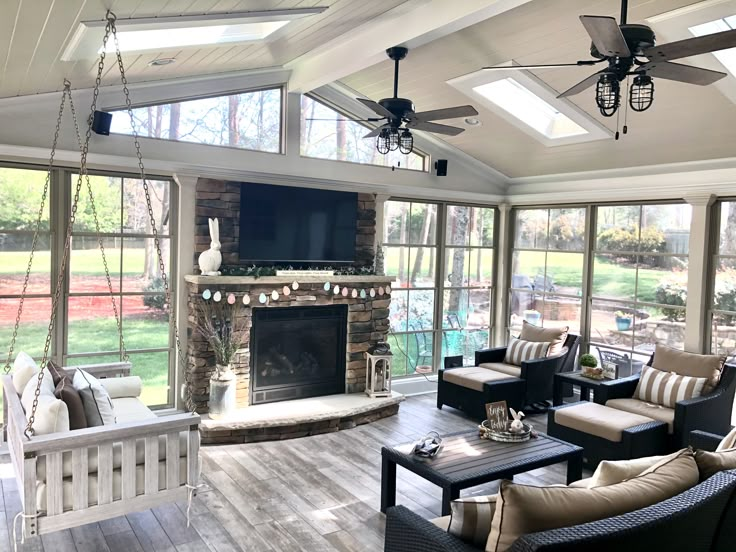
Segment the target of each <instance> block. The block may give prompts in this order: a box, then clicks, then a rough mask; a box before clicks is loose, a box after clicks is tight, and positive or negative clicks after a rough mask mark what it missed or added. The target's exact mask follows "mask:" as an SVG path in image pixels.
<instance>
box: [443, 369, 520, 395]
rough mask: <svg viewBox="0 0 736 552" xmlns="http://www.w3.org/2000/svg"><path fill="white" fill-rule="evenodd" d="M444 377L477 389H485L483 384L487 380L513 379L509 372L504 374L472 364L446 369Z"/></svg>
mask: <svg viewBox="0 0 736 552" xmlns="http://www.w3.org/2000/svg"><path fill="white" fill-rule="evenodd" d="M442 379H443V380H444V381H446V382H449V383H454V384H455V385H461V386H462V387H467V388H468V389H474V390H475V391H483V384H484V383H485V382H487V381H500V380H507V379H511V376H509V375H508V374H502V373H500V372H496V371H494V370H489V369H487V368H480V367H478V366H472V367H468V368H452V369H451V370H445V371H444V372H443V375H442Z"/></svg>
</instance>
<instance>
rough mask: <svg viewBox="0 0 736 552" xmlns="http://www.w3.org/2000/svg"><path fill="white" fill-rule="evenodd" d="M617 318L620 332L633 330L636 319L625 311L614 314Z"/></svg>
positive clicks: (617, 326)
mask: <svg viewBox="0 0 736 552" xmlns="http://www.w3.org/2000/svg"><path fill="white" fill-rule="evenodd" d="M614 316H615V317H616V329H617V330H618V331H620V332H625V331H628V330H630V329H631V324H632V322H633V321H634V317H633V316H632V315H631V314H630V313H628V312H624V311H620V310H619V311H616V312H615V313H614Z"/></svg>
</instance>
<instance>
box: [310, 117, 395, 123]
mask: <svg viewBox="0 0 736 552" xmlns="http://www.w3.org/2000/svg"><path fill="white" fill-rule="evenodd" d="M384 119H386V117H370V118H368V119H329V118H328V119H319V118H316V117H309V118H307V119H304V120H305V121H328V122H330V121H332V122H337V121H347V122H348V123H377V122H379V121H383V120H384Z"/></svg>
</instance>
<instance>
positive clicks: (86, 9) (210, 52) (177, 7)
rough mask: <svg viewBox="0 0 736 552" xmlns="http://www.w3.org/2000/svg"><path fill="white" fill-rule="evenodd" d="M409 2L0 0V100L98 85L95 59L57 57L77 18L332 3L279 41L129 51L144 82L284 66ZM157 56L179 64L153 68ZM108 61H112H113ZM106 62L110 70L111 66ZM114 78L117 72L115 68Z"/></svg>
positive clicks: (130, 67) (134, 74) (132, 67)
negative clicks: (66, 84)
mask: <svg viewBox="0 0 736 552" xmlns="http://www.w3.org/2000/svg"><path fill="white" fill-rule="evenodd" d="M405 1H406V0H370V1H366V0H247V1H246V0H0V98H3V97H8V96H17V95H26V94H35V93H39V92H51V91H55V90H60V89H61V88H62V82H63V79H64V78H68V79H70V80H71V81H72V84H73V86H74V87H75V88H85V87H89V86H92V85H93V84H94V74H95V70H96V64H97V60H84V61H77V62H62V61H60V60H59V57H60V55H61V52H62V51H63V49H64V46H65V45H66V43H67V41H68V40H69V38H70V37H71V35H72V33H73V32H74V30H75V29H76V27H77V24H78V22H79V21H88V20H99V19H104V17H105V13H106V12H107V9H108V8H110V9H111V10H112V11H113V12H114V13H115V14H116V15H117V17H118V18H120V19H124V18H129V17H154V16H172V15H183V14H203V13H217V12H234V11H258V10H273V9H289V8H305V7H313V6H327V7H328V9H327V10H326V11H325V12H323V13H321V14H319V15H314V16H310V17H307V18H304V19H300V20H297V21H294V22H292V23H290V24H289V25H288V26H287V27H285V28H284V32H283V35H282V34H281V33H279V35H280V37H279V38H278V39H277V40H273V41H266V42H256V43H252V44H246V45H224V46H221V47H216V48H212V47H208V48H189V49H175V50H165V51H160V52H147V53H145V54H131V55H126V56H124V62H125V65H126V69H127V71H126V72H127V75H128V80H129V81H130V82H142V81H151V80H161V79H170V78H172V77H183V76H192V75H204V74H212V73H223V72H228V71H242V70H246V69H255V68H262V67H273V66H280V65H283V64H285V63H287V62H289V61H291V60H293V59H295V58H297V57H299V56H300V55H302V54H304V53H306V52H309V51H311V50H312V49H314V48H316V47H317V46H319V45H320V44H322V43H324V42H326V41H328V40H330V39H333V38H336V37H339V36H341V35H343V34H345V33H347V32H349V30H350V29H352V28H355V27H357V26H359V25H361V24H363V23H365V22H367V21H370V20H371V19H373V18H375V17H376V16H378V15H380V14H382V13H384V12H386V11H388V10H390V9H392V8H395V7H396V6H398V5H400V4H403V3H404V2H405ZM160 57H175V58H176V63H174V64H172V65H167V66H163V67H149V66H148V62H149V61H151V60H154V59H156V58H160ZM108 61H109V62H110V61H112V60H108ZM109 62H108V64H107V71H108V72H109V70H110V69H112V68H114V65H113V64H112V63H109ZM109 77H110V78H112V77H115V78H118V76H117V73H116V72H113V73H110V74H109Z"/></svg>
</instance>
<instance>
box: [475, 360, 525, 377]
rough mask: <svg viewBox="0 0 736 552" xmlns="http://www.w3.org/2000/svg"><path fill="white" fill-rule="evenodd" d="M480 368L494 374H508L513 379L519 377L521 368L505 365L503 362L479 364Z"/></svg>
mask: <svg viewBox="0 0 736 552" xmlns="http://www.w3.org/2000/svg"><path fill="white" fill-rule="evenodd" d="M480 367H481V368H487V369H488V370H493V371H494V372H501V373H502V374H508V375H509V376H513V377H515V378H520V377H521V368H520V367H519V366H514V365H513V364H506V363H505V362H483V363H481V364H480Z"/></svg>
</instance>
